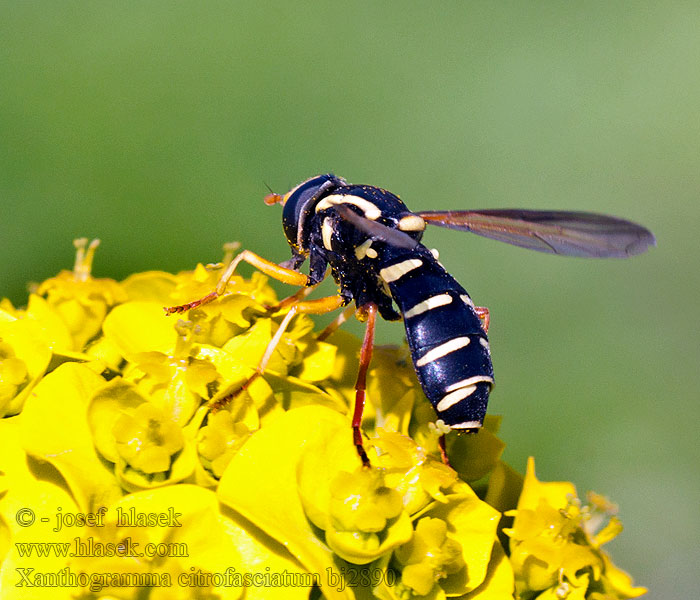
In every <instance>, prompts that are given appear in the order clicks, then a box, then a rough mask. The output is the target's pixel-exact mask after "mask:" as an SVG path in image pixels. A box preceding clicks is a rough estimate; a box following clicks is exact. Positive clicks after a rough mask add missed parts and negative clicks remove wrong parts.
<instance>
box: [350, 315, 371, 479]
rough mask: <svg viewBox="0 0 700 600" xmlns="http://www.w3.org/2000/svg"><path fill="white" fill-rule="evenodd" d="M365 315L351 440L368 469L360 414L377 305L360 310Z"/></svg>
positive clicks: (365, 386) (363, 400) (363, 404)
mask: <svg viewBox="0 0 700 600" xmlns="http://www.w3.org/2000/svg"><path fill="white" fill-rule="evenodd" d="M360 310H361V311H362V312H364V313H365V314H366V315H367V326H366V328H365V338H364V340H362V349H361V350H360V368H359V370H358V372H357V381H356V383H355V411H354V412H353V415H352V439H353V442H354V444H355V448H357V454H358V455H359V456H360V460H362V465H363V466H365V467H369V466H370V464H369V458H367V453H366V452H365V449H364V446H363V445H362V431H361V430H360V425H361V424H362V412H363V410H364V408H365V390H366V389H367V370H368V369H369V362H370V360H372V347H373V346H374V325H375V322H376V320H377V305H376V304H374V303H372V302H370V303H369V304H366V305H365V306H363V307H361V309H360Z"/></svg>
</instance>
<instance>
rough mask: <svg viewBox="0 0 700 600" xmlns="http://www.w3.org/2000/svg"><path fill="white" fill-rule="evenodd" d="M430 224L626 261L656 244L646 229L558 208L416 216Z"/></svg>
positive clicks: (557, 250)
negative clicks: (627, 258)
mask: <svg viewBox="0 0 700 600" xmlns="http://www.w3.org/2000/svg"><path fill="white" fill-rule="evenodd" d="M416 214H418V215H420V216H421V217H423V219H425V221H426V222H427V223H430V224H432V225H439V226H441V227H448V228H450V229H458V230H460V231H471V232H472V233H476V234H478V235H483V236H485V237H488V238H491V239H494V240H499V241H501V242H506V243H507V244H513V245H515V246H520V247H522V248H529V249H530V250H538V251H540V252H549V253H550V254H562V255H566V256H584V257H589V258H609V257H616V258H625V257H627V256H634V255H635V254H641V253H642V252H645V251H646V250H647V248H648V247H649V246H655V245H656V239H655V238H654V234H652V233H651V231H649V230H648V229H646V228H645V227H642V226H641V225H637V224H636V223H632V222H631V221H627V220H625V219H619V218H618V217H611V216H609V215H601V214H597V213H588V212H574V211H557V210H521V209H487V210H464V211H461V210H453V211H426V212H419V213H416Z"/></svg>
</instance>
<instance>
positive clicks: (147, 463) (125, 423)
mask: <svg viewBox="0 0 700 600" xmlns="http://www.w3.org/2000/svg"><path fill="white" fill-rule="evenodd" d="M112 431H113V434H114V439H115V440H116V443H117V451H118V452H119V454H120V455H121V457H122V458H123V459H124V460H126V462H127V463H129V464H130V465H131V466H132V467H133V468H134V469H137V470H139V471H142V472H144V473H161V472H163V471H167V470H168V469H170V462H171V457H172V455H173V454H175V453H176V452H178V451H180V450H182V447H183V446H184V444H185V442H184V437H183V435H182V430H181V429H180V427H178V425H177V424H176V423H175V422H174V421H173V420H172V419H170V418H169V417H167V416H166V415H164V414H163V412H162V411H161V410H159V409H158V408H157V407H155V406H154V405H152V404H150V403H148V402H144V403H143V404H141V405H140V406H139V407H138V408H137V409H136V410H135V411H134V413H133V414H131V415H129V414H123V415H121V416H120V417H119V418H118V419H117V422H116V423H115V424H114V428H113V430H112Z"/></svg>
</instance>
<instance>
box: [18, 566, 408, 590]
mask: <svg viewBox="0 0 700 600" xmlns="http://www.w3.org/2000/svg"><path fill="white" fill-rule="evenodd" d="M16 571H17V573H18V575H19V577H20V579H19V581H18V582H17V583H16V584H15V585H16V586H17V587H23V588H46V587H52V588H87V589H89V590H90V591H91V592H100V591H102V590H104V589H105V588H139V587H172V586H173V585H177V586H179V587H191V588H197V587H202V588H217V587H218V588H221V587H270V588H272V587H279V588H293V587H305V588H311V587H314V586H316V587H318V588H321V589H322V588H323V587H324V583H325V584H326V585H327V586H328V587H333V588H335V589H336V590H338V591H341V592H342V591H343V590H344V589H345V588H346V587H359V586H368V585H372V586H375V585H377V584H378V583H379V582H380V581H382V580H386V583H387V584H388V585H393V584H394V583H396V578H395V577H394V576H393V571H383V570H381V569H376V568H367V567H357V568H342V569H341V570H340V571H337V570H335V569H332V568H331V567H328V568H327V569H326V578H325V579H326V581H325V582H324V581H323V578H322V577H321V575H320V574H319V573H300V572H289V571H287V570H286V569H285V570H284V571H280V572H274V571H271V570H270V567H266V568H265V570H264V571H261V572H251V571H237V570H236V569H235V567H229V568H228V569H226V570H225V571H223V572H221V573H211V572H207V571H202V570H201V569H196V568H195V567H191V568H190V570H189V571H188V572H187V573H180V574H179V575H178V576H177V577H176V578H175V579H174V578H173V577H174V574H173V573H170V572H154V571H150V572H141V573H138V572H134V573H125V572H119V573H86V572H84V571H79V572H74V571H73V570H72V569H71V568H70V567H64V568H62V569H59V570H58V571H53V572H40V571H36V570H35V569H33V568H17V569H16Z"/></svg>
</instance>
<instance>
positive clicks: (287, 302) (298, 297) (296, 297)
mask: <svg viewBox="0 0 700 600" xmlns="http://www.w3.org/2000/svg"><path fill="white" fill-rule="evenodd" d="M315 287H316V286H315V285H314V286H309V287H303V288H301V289H300V290H299V291H298V292H295V293H294V294H292V295H291V296H287V297H286V298H283V299H282V300H280V301H279V302H278V303H277V304H275V305H274V306H268V307H267V311H268V313H269V314H275V313H278V312H280V311H282V310H284V309H285V308H287V307H288V306H293V305H294V304H297V303H298V302H301V301H302V300H303V299H304V298H306V297H307V296H308V295H309V294H310V293H311V292H313V291H314V289H315Z"/></svg>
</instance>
